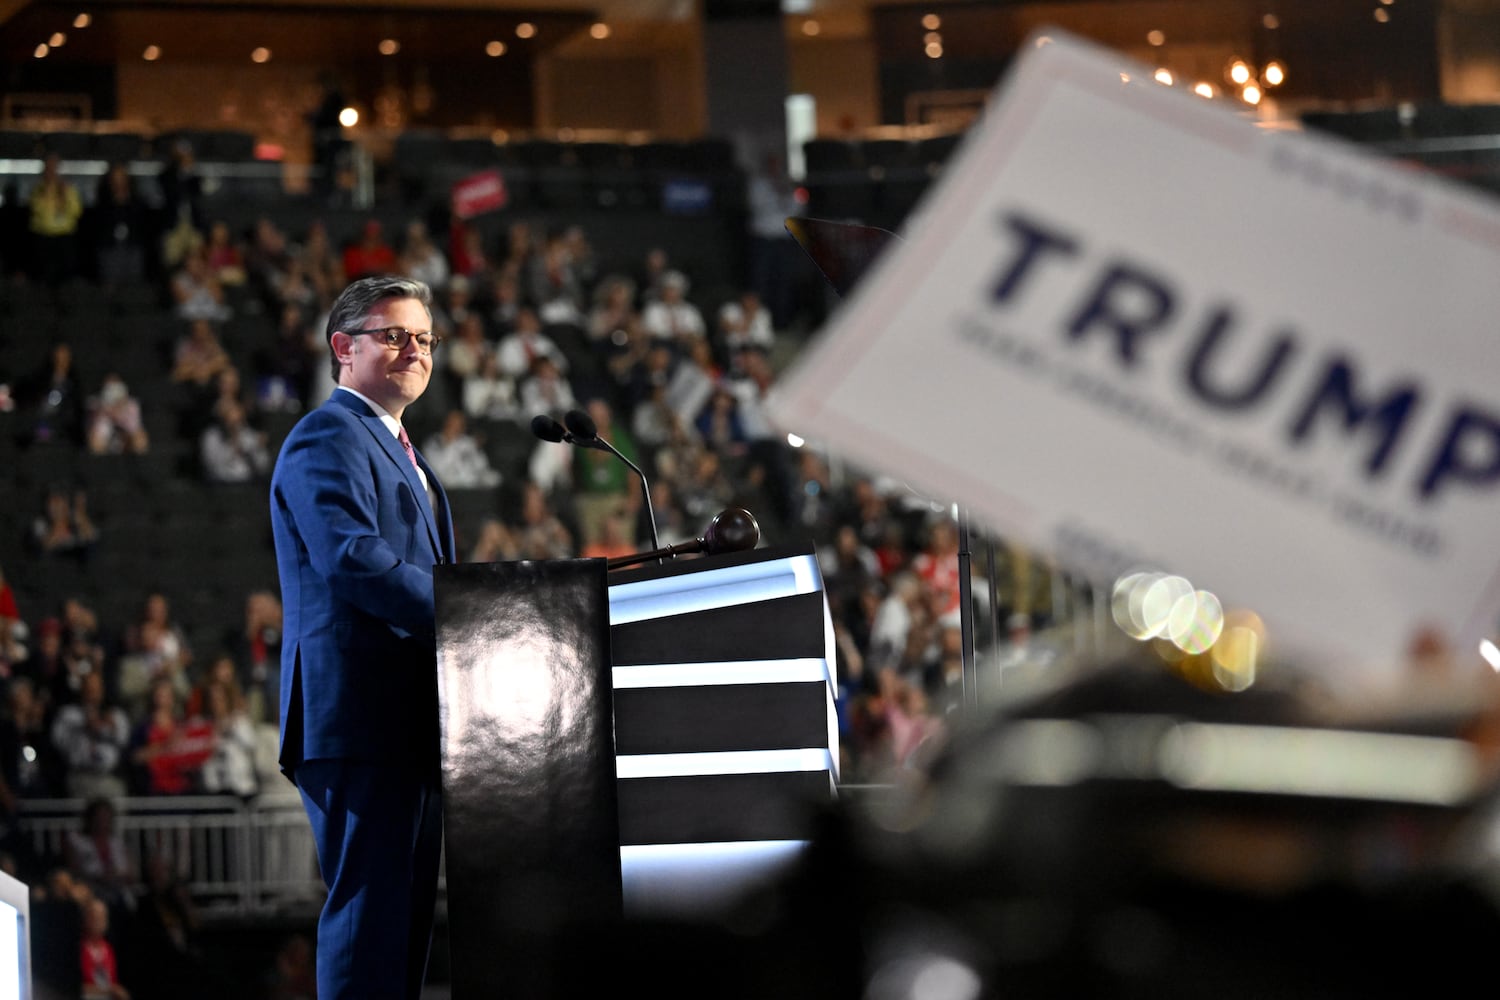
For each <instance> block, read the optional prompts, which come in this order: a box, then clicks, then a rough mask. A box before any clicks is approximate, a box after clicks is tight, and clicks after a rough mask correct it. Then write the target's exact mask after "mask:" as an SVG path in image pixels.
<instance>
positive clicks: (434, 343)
mask: <svg viewBox="0 0 1500 1000" xmlns="http://www.w3.org/2000/svg"><path fill="white" fill-rule="evenodd" d="M354 333H357V334H358V333H363V334H366V335H368V336H371V337H379V338H380V339H381V340H383V341H385V346H386V347H394V348H395V349H396V350H398V351H404V350H406V345H407V344H409V343H411V342H412V341H413V340H415V341H416V342H417V351H418V352H420V353H422V354H431V353H432V352H433V351H435V350H437V349H438V345H439V344H441V343H442V342H443V338H442V337H439V336H438V335H436V334H433V333H413V332H412V331H411V330H408V329H407V328H406V327H404V326H382V327H377V328H375V329H374V330H355V331H354Z"/></svg>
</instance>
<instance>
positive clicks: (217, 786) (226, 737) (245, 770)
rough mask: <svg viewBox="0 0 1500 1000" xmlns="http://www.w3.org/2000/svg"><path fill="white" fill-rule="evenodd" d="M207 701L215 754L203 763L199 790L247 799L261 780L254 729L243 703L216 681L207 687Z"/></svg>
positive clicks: (255, 791) (228, 688)
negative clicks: (256, 760) (256, 766)
mask: <svg viewBox="0 0 1500 1000" xmlns="http://www.w3.org/2000/svg"><path fill="white" fill-rule="evenodd" d="M204 700H205V702H206V704H207V706H208V713H207V721H208V723H209V725H210V726H212V728H213V740H212V745H213V750H212V752H211V753H210V754H209V756H208V759H207V760H205V761H204V762H203V768H202V772H201V774H200V782H201V786H200V787H201V788H202V790H203V791H204V792H207V793H208V794H210V795H221V794H222V795H238V796H239V797H240V798H242V799H248V798H250V797H252V796H254V795H255V794H256V793H257V792H258V791H260V778H259V777H258V776H257V775H256V773H255V726H254V725H253V724H252V723H251V721H250V714H249V713H248V712H247V711H246V710H245V704H244V699H243V698H241V697H238V696H237V695H236V693H235V691H234V690H232V689H231V688H230V687H229V685H227V684H223V683H219V682H217V681H216V682H214V683H212V684H210V685H209V686H208V690H207V693H206V696H205V699H204Z"/></svg>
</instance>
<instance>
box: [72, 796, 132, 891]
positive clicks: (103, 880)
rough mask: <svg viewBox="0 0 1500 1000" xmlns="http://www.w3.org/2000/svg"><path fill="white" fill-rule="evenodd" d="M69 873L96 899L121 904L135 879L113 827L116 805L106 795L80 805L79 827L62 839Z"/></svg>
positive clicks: (122, 845) (125, 851)
mask: <svg viewBox="0 0 1500 1000" xmlns="http://www.w3.org/2000/svg"><path fill="white" fill-rule="evenodd" d="M63 859H64V861H65V863H66V864H67V870H68V874H69V875H71V876H72V877H73V878H74V879H75V880H77V882H78V883H79V884H81V885H84V886H86V887H88V889H89V891H90V892H92V893H93V894H94V895H96V896H97V897H98V898H99V899H102V900H105V901H107V902H109V903H110V904H111V905H114V904H121V903H124V902H125V901H126V900H127V899H128V898H129V896H130V888H131V886H132V885H133V884H134V882H135V866H134V865H132V864H131V863H130V853H129V852H128V851H127V850H126V849H125V841H124V840H123V839H122V838H121V837H120V831H119V830H117V829H116V828H115V807H114V805H113V804H112V803H111V802H110V800H109V799H107V798H102V797H100V798H93V799H91V800H90V801H89V802H88V804H87V805H85V806H84V807H83V815H82V818H81V822H80V824H79V829H77V830H73V831H69V833H68V835H67V838H66V839H65V840H64V841H63Z"/></svg>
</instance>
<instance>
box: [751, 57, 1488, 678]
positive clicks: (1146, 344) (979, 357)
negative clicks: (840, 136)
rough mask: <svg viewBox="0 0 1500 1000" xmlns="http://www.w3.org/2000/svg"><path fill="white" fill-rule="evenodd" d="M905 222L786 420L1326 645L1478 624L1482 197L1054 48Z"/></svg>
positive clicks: (981, 511) (1080, 557)
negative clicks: (1181, 579) (1177, 577)
mask: <svg viewBox="0 0 1500 1000" xmlns="http://www.w3.org/2000/svg"><path fill="white" fill-rule="evenodd" d="M904 235H905V236H906V239H905V241H904V242H903V243H901V244H900V245H899V246H893V247H892V248H891V249H890V251H889V252H888V253H886V254H885V255H884V256H883V257H882V258H881V260H880V261H879V262H878V264H877V266H876V267H875V269H874V270H873V271H872V272H871V273H870V274H869V275H866V276H865V278H864V279H863V281H862V282H861V285H860V287H859V288H858V289H857V290H856V292H855V294H854V295H853V297H852V298H851V299H850V301H849V302H847V303H845V304H844V306H843V307H842V308H841V309H840V311H839V312H838V313H837V315H836V316H835V317H834V318H833V320H832V321H831V323H830V325H829V326H828V328H827V329H826V330H825V331H824V333H823V334H822V335H821V336H820V337H819V338H818V340H817V341H816V342H815V344H814V345H813V346H812V348H811V349H810V350H809V351H808V352H807V353H806V354H805V355H804V356H803V358H802V359H801V360H800V361H799V364H798V365H797V367H796V368H795V369H794V371H793V372H792V373H791V374H790V376H789V377H788V378H787V379H786V380H785V381H784V382H783V384H782V386H781V388H780V389H779V390H778V392H777V393H776V395H775V396H774V397H773V399H772V413H773V415H774V417H775V419H776V420H777V422H778V423H780V424H781V425H782V426H783V427H785V428H786V429H788V430H793V431H796V432H797V433H799V434H801V435H803V436H804V437H808V438H810V439H812V440H814V441H817V442H821V443H823V444H826V445H827V446H828V447H829V448H831V449H832V450H834V451H836V452H838V453H840V454H843V455H845V456H847V457H849V458H851V459H853V460H855V461H857V462H860V463H862V464H864V465H866V466H868V467H870V468H872V469H880V470H883V471H887V472H891V473H894V474H897V475H899V476H901V477H903V478H905V479H908V480H909V481H911V482H912V483H914V484H916V485H918V486H919V487H920V488H922V489H923V490H924V491H926V492H929V493H931V494H932V495H934V496H938V497H946V498H948V499H951V500H955V501H957V502H959V503H962V504H964V505H966V506H968V507H969V509H970V510H971V511H972V512H973V514H974V516H975V518H976V520H978V521H980V522H983V523H985V524H987V525H989V526H991V527H993V528H995V529H997V530H999V531H1001V532H1004V533H1006V534H1008V535H1009V536H1011V537H1014V538H1016V539H1017V540H1019V541H1022V542H1024V543H1026V544H1029V545H1031V546H1034V547H1037V548H1040V549H1043V550H1045V551H1048V552H1050V553H1052V554H1053V555H1054V557H1056V558H1057V559H1058V561H1059V562H1060V563H1062V564H1063V565H1065V566H1070V567H1073V568H1076V569H1078V570H1080V571H1083V572H1087V573H1090V574H1092V575H1094V576H1096V577H1097V578H1100V579H1107V578H1110V577H1111V576H1112V575H1113V574H1115V573H1118V572H1120V571H1123V570H1126V569H1128V568H1130V567H1137V568H1139V567H1150V568H1157V569H1163V570H1170V571H1173V572H1178V573H1182V574H1184V575H1186V576H1188V577H1189V578H1191V579H1192V580H1193V582H1194V583H1195V584H1198V585H1200V586H1205V587H1208V588H1209V589H1212V590H1214V591H1216V592H1217V593H1218V594H1219V595H1220V597H1221V598H1223V599H1224V601H1225V603H1226V605H1229V606H1234V607H1245V608H1251V609H1253V610H1255V611H1256V612H1257V613H1259V614H1260V615H1261V616H1262V617H1263V618H1264V619H1265V621H1266V622H1267V625H1268V626H1269V627H1270V629H1271V633H1272V638H1273V640H1274V639H1278V638H1279V639H1282V640H1290V645H1292V646H1294V647H1297V646H1300V647H1301V648H1302V649H1304V650H1309V651H1315V652H1317V653H1319V654H1321V655H1324V656H1326V657H1328V658H1329V659H1330V661H1332V660H1341V661H1349V662H1356V661H1357V662H1360V663H1363V664H1366V665H1368V666H1369V667H1370V668H1374V667H1376V666H1378V665H1385V664H1390V663H1394V662H1395V661H1396V660H1398V659H1399V657H1400V655H1401V653H1402V650H1403V649H1404V647H1405V645H1406V643H1407V641H1408V639H1409V638H1410V636H1411V635H1412V633H1413V631H1414V630H1415V628H1416V627H1417V626H1418V625H1419V624H1436V625H1438V626H1440V627H1442V628H1444V629H1446V630H1447V631H1448V633H1449V635H1450V636H1452V637H1454V638H1455V639H1459V640H1463V641H1465V642H1467V641H1469V640H1471V639H1477V638H1478V637H1479V636H1480V635H1481V634H1484V633H1487V632H1490V631H1492V630H1493V629H1494V627H1495V625H1496V610H1497V607H1500V577H1497V569H1500V399H1497V396H1496V393H1495V392H1494V391H1493V389H1492V386H1493V385H1494V384H1495V382H1496V380H1497V378H1500V332H1497V329H1496V328H1497V325H1500V211H1497V209H1496V207H1495V205H1493V204H1491V203H1490V202H1489V201H1487V200H1485V199H1483V198H1481V197H1479V196H1477V195H1473V194H1470V193H1468V192H1466V191H1462V190H1459V189H1458V188H1457V187H1455V186H1452V185H1449V184H1447V183H1446V182H1442V181H1439V180H1437V179H1435V178H1432V177H1428V176H1425V175H1421V174H1418V173H1416V172H1414V171H1410V170H1406V169H1403V168H1401V167H1399V166H1397V165H1395V164H1392V163H1389V162H1387V161H1382V160H1377V159H1375V158H1373V157H1370V156H1368V155H1366V154H1363V153H1361V152H1359V151H1358V150H1356V149H1354V148H1353V147H1352V146H1349V145H1346V144H1343V143H1340V142H1336V141H1333V140H1327V139H1323V138H1321V137H1317V136H1312V135H1307V134H1301V133H1293V132H1272V131H1266V130H1262V129H1259V128H1257V127H1256V126H1255V125H1254V123H1252V122H1249V121H1246V120H1244V119H1242V118H1240V117H1239V116H1238V115H1236V114H1235V113H1233V112H1231V111H1229V110H1228V109H1227V108H1225V107H1223V106H1221V105H1219V104H1217V103H1214V102H1209V101H1205V100H1203V99H1201V98H1198V97H1196V96H1194V95H1192V94H1189V93H1186V92H1184V91H1182V90H1180V89H1172V88H1168V87H1163V86H1161V85H1159V84H1157V83H1155V82H1154V81H1153V80H1152V79H1151V71H1150V70H1149V69H1147V68H1144V67H1141V66H1138V65H1136V64H1133V63H1127V62H1126V61H1125V60H1124V59H1123V57H1121V56H1118V55H1116V54H1113V53H1110V52H1107V51H1105V50H1102V49H1098V48H1095V47H1093V46H1091V45H1088V44H1086V43H1083V42H1080V41H1077V40H1073V39H1068V38H1065V37H1062V36H1060V35H1055V34H1054V35H1052V36H1050V37H1048V38H1043V39H1037V40H1035V41H1034V42H1033V43H1031V44H1030V45H1029V46H1028V49H1027V54H1026V55H1025V56H1024V57H1023V58H1021V59H1019V60H1018V61H1017V64H1016V67H1015V68H1014V70H1013V71H1012V73H1011V75H1010V77H1009V78H1008V79H1007V80H1006V82H1004V84H1003V85H1002V87H1001V90H1000V91H999V93H998V94H997V95H996V98H995V100H994V101H992V102H991V106H990V108H989V109H988V110H987V112H986V114H985V116H984V118H983V119H982V121H981V122H980V123H979V124H977V125H976V126H975V127H974V129H973V130H971V133H970V135H969V136H968V137H967V138H966V140H965V142H964V144H963V146H962V147H961V148H960V150H959V152H958V154H957V155H956V156H955V158H954V160H953V161H952V162H950V164H949V166H948V169H947V171H946V172H945V174H944V177H943V180H942V181H941V183H940V184H939V185H938V186H936V187H935V189H934V191H933V192H931V193H930V194H929V196H928V199H927V201H926V202H925V204H924V207H923V210H922V212H921V214H920V216H919V217H917V218H916V219H914V220H913V222H912V224H911V226H910V228H909V230H908V231H907V232H906V233H905V234H904ZM1469 648H1472V647H1469Z"/></svg>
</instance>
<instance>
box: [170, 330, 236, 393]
mask: <svg viewBox="0 0 1500 1000" xmlns="http://www.w3.org/2000/svg"><path fill="white" fill-rule="evenodd" d="M230 366H231V362H230V360H229V352H227V351H225V350H224V345H223V344H221V343H219V334H218V331H216V330H215V329H214V325H213V323H211V322H210V321H208V320H206V319H198V320H194V321H193V322H192V324H190V325H189V326H188V332H187V335H186V336H184V337H182V338H181V339H180V340H178V341H177V347H176V349H175V350H174V352H173V356H172V373H171V378H172V381H173V382H176V383H178V384H179V385H184V386H187V387H188V388H189V389H191V390H194V391H195V392H198V393H202V394H204V395H208V394H210V393H212V392H213V390H214V382H215V381H216V380H217V379H218V377H219V373H220V372H222V371H223V370H224V369H225V368H228V367H230Z"/></svg>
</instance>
